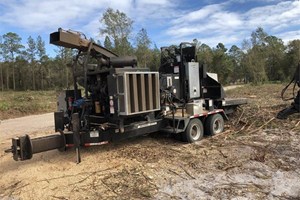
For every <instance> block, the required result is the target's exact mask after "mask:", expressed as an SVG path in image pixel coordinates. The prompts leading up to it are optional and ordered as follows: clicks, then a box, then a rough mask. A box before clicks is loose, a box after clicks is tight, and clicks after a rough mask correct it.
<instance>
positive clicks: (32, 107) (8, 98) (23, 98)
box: [0, 91, 56, 120]
mask: <svg viewBox="0 0 300 200" xmlns="http://www.w3.org/2000/svg"><path fill="white" fill-rule="evenodd" d="M55 107H56V92H55V91H26V92H16V91H15V92H13V91H5V92H2V93H1V96H0V111H1V112H0V120H2V119H7V118H11V117H18V116H22V115H28V114H36V113H44V112H53V111H54V110H55Z"/></svg>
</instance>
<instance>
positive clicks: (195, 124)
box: [182, 119, 203, 143]
mask: <svg viewBox="0 0 300 200" xmlns="http://www.w3.org/2000/svg"><path fill="white" fill-rule="evenodd" d="M202 138H203V124H202V122H201V121H200V120H199V119H192V120H191V121H190V122H189V124H188V126H187V127H186V129H185V131H184V132H183V133H182V140H183V141H184V142H189V143H193V142H196V141H198V140H201V139H202Z"/></svg>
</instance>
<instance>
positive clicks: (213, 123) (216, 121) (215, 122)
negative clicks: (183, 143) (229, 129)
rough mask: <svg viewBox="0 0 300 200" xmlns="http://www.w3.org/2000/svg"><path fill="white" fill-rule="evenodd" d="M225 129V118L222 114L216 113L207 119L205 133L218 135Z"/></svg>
mask: <svg viewBox="0 0 300 200" xmlns="http://www.w3.org/2000/svg"><path fill="white" fill-rule="evenodd" d="M223 130H224V118H223V117H222V115H220V114H214V115H210V116H208V117H207V119H206V120H205V134H206V135H216V134H219V133H222V132H223Z"/></svg>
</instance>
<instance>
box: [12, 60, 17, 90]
mask: <svg viewBox="0 0 300 200" xmlns="http://www.w3.org/2000/svg"><path fill="white" fill-rule="evenodd" d="M12 65H13V66H12V68H13V88H14V90H16V78H15V63H12Z"/></svg>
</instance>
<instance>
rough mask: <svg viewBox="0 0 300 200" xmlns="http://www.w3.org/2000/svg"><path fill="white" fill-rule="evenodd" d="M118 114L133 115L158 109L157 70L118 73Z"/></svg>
mask: <svg viewBox="0 0 300 200" xmlns="http://www.w3.org/2000/svg"><path fill="white" fill-rule="evenodd" d="M117 90H118V97H119V98H118V99H119V101H118V104H119V105H118V107H119V114H120V115H125V116H126V115H135V114H140V113H147V112H152V111H156V110H159V109H160V95H159V94H160V92H159V74H158V72H124V73H122V74H118V83H117Z"/></svg>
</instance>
